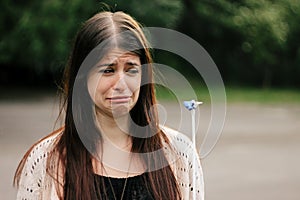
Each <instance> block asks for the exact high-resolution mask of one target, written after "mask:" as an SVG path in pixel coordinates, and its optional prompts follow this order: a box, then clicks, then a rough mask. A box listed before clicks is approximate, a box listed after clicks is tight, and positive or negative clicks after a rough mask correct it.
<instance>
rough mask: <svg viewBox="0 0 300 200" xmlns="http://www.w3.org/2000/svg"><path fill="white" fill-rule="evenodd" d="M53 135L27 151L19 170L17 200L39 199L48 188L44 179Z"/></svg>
mask: <svg viewBox="0 0 300 200" xmlns="http://www.w3.org/2000/svg"><path fill="white" fill-rule="evenodd" d="M53 141H54V137H49V138H46V139H44V140H42V141H41V142H39V143H38V144H36V145H35V146H34V147H33V148H32V150H31V152H30V153H29V155H28V157H27V159H26V161H25V165H24V167H23V170H22V172H21V176H20V181H19V187H18V192H17V200H40V199H44V198H43V196H44V195H45V193H47V190H49V188H50V187H49V184H48V183H47V182H46V181H45V179H46V167H47V158H48V155H49V153H50V149H51V147H52V146H51V145H52V143H53Z"/></svg>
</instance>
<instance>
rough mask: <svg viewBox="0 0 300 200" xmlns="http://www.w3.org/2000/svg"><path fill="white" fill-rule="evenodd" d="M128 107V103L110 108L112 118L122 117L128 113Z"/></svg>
mask: <svg viewBox="0 0 300 200" xmlns="http://www.w3.org/2000/svg"><path fill="white" fill-rule="evenodd" d="M129 111H130V108H129V106H128V105H118V106H114V107H113V108H112V116H113V118H119V117H123V116H126V115H128V114H129Z"/></svg>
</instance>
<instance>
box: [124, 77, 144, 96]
mask: <svg viewBox="0 0 300 200" xmlns="http://www.w3.org/2000/svg"><path fill="white" fill-rule="evenodd" d="M127 86H128V88H129V90H130V91H131V92H132V93H138V92H139V91H140V86H141V77H136V78H134V79H130V80H128V81H127Z"/></svg>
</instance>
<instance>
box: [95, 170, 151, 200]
mask: <svg viewBox="0 0 300 200" xmlns="http://www.w3.org/2000/svg"><path fill="white" fill-rule="evenodd" d="M102 178H103V180H104V184H105V190H104V191H103V190H101V189H100V191H99V192H98V199H106V197H105V192H106V194H107V196H108V199H109V200H115V198H114V195H113V192H112V188H111V185H110V183H109V179H110V181H111V184H112V186H113V190H114V193H115V195H116V198H117V200H120V198H121V195H122V192H123V188H124V184H125V181H126V178H113V177H106V176H101V175H97V174H95V184H97V185H95V186H96V188H103V187H101V179H102ZM148 183H149V181H148V174H147V173H143V174H141V175H137V176H133V177H128V180H127V184H126V188H125V191H124V196H123V200H127V199H132V200H154V198H153V196H152V193H151V191H150V186H149V184H148ZM100 196H101V197H102V198H100Z"/></svg>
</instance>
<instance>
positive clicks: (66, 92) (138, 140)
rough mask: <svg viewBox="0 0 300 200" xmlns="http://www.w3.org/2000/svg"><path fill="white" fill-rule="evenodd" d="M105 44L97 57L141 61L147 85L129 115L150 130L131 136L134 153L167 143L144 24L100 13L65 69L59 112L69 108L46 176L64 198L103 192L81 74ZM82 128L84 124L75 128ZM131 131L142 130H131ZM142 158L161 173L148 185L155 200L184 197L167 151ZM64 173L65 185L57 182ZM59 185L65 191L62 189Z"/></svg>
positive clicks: (85, 29)
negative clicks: (122, 55)
mask: <svg viewBox="0 0 300 200" xmlns="http://www.w3.org/2000/svg"><path fill="white" fill-rule="evenodd" d="M122 33H126V34H122ZM127 33H129V34H127ZM111 38H113V39H111ZM102 43H105V44H104V45H102V46H101V48H98V52H97V53H99V55H100V54H102V53H105V52H107V51H108V50H109V49H113V48H119V49H124V50H129V51H132V52H133V53H135V54H137V55H138V56H139V57H140V60H141V64H142V65H143V66H142V82H145V83H146V84H144V85H142V86H141V87H140V94H139V98H138V101H137V103H136V105H135V106H134V108H133V109H132V110H131V111H130V116H131V118H132V121H133V122H134V123H135V124H137V125H138V126H140V127H146V128H144V129H142V130H143V133H135V134H144V136H143V137H134V136H133V137H132V148H131V151H132V152H137V153H145V152H155V151H156V150H159V149H162V148H163V141H166V142H167V143H168V139H167V136H166V135H165V134H164V133H163V132H162V131H161V130H160V128H159V121H158V116H157V111H156V108H155V104H156V98H155V93H154V85H153V82H152V79H153V77H152V75H153V71H152V65H151V63H152V58H151V53H150V48H149V44H148V42H147V40H146V38H145V36H144V34H143V31H142V29H141V26H140V25H139V24H138V23H137V22H136V21H135V20H134V19H133V18H132V17H130V16H129V15H127V14H125V13H123V12H115V13H111V12H101V13H98V14H96V15H94V16H93V17H92V18H90V19H89V20H87V21H86V22H85V23H84V24H83V26H82V27H81V29H80V31H79V32H78V33H77V36H76V39H75V43H74V47H73V51H72V52H71V55H70V58H69V61H68V64H67V66H66V68H65V73H64V78H63V106H62V108H61V109H64V110H65V120H64V124H65V125H64V128H63V129H62V130H61V131H62V134H61V136H60V137H59V138H58V140H57V142H56V143H55V146H54V148H53V151H52V153H50V155H49V157H48V160H47V173H48V174H49V175H50V176H51V177H52V178H54V180H55V181H56V183H57V192H58V195H59V197H60V199H67V200H74V199H75V200H80V199H96V198H97V197H98V198H99V196H98V195H97V193H99V192H104V191H105V189H103V187H105V186H104V184H103V183H104V182H103V180H102V181H100V182H99V184H98V185H100V186H101V187H97V186H96V185H97V184H95V179H94V169H93V165H92V160H93V155H92V154H91V151H92V152H93V151H96V148H97V144H99V143H98V142H97V141H99V140H100V141H101V134H99V130H98V129H97V128H96V126H95V119H94V115H93V114H92V113H93V106H92V105H93V102H92V100H91V98H90V95H89V93H88V89H87V71H86V70H81V71H80V67H81V65H82V63H83V62H84V60H85V58H86V57H87V56H88V54H90V52H91V51H92V50H94V49H95V48H96V47H99V46H98V45H99V44H102ZM87 70H90V68H89V69H87ZM74 88H76V90H78V89H79V91H80V94H76V93H75V92H74ZM77 93H78V92H77ZM74 102H75V103H74ZM86 105H91V106H86ZM78 124H79V125H80V126H76V125H78ZM131 131H132V132H136V131H140V130H136V129H134V128H132V129H131ZM79 132H83V133H86V135H85V136H82V134H81V135H79ZM135 134H134V135H135ZM82 137H84V138H82ZM83 140H85V141H88V144H89V148H88V149H87V148H86V145H85V144H83V142H82V141H83ZM29 152H30V150H29V151H28V152H27V153H26V154H25V156H24V158H23V159H22V161H21V162H20V164H19V166H18V169H17V171H16V175H15V179H14V181H15V183H16V185H17V184H18V182H19V179H20V175H21V171H22V169H23V167H24V164H25V160H26V158H27V156H28V154H29ZM142 159H143V161H144V163H145V164H146V166H147V167H148V168H153V169H156V167H157V170H150V171H149V173H147V176H148V180H149V181H148V183H147V186H148V187H149V188H150V190H151V191H152V194H153V198H154V199H175V200H176V199H180V198H181V194H180V191H179V186H178V184H177V181H176V178H175V175H174V173H173V171H172V169H171V167H170V166H169V165H165V163H166V162H167V159H166V157H165V155H164V154H163V153H158V154H147V156H145V157H142ZM53 163H57V165H56V167H54V168H53V167H49V166H50V165H52V166H53ZM159 166H165V167H162V168H161V167H159ZM51 169H52V170H51ZM53 169H54V170H53ZM61 175H62V176H63V178H62V180H63V182H62V181H60V180H61V178H59V177H60V176H61ZM60 186H62V188H63V189H59V188H60ZM100 198H101V197H100Z"/></svg>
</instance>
